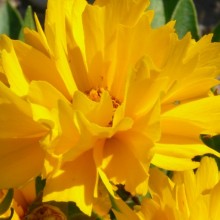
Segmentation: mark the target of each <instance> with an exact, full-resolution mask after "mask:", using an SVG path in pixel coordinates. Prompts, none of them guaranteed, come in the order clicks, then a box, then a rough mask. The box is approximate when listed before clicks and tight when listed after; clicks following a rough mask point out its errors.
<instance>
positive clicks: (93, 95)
mask: <svg viewBox="0 0 220 220" xmlns="http://www.w3.org/2000/svg"><path fill="white" fill-rule="evenodd" d="M104 91H105V89H104V88H98V89H91V90H89V91H87V92H86V94H87V95H88V97H89V98H90V99H91V100H92V101H95V102H99V101H100V99H101V96H102V93H103V92H104ZM111 99H112V105H113V108H114V110H115V109H116V108H117V107H118V106H119V105H120V104H121V102H120V101H119V100H118V99H117V98H115V97H113V96H111Z"/></svg>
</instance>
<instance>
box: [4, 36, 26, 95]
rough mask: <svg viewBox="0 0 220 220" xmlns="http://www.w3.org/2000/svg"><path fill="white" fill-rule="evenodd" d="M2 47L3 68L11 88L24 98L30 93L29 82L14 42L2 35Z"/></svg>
mask: <svg viewBox="0 0 220 220" xmlns="http://www.w3.org/2000/svg"><path fill="white" fill-rule="evenodd" d="M0 45H1V47H0V48H3V50H2V51H1V61H2V67H3V70H4V73H5V75H6V76H7V80H8V82H9V84H10V88H11V90H12V91H13V92H15V93H16V94H17V95H19V96H24V95H26V94H27V91H28V82H27V79H26V77H25V76H24V74H23V71H22V68H21V66H20V64H19V61H18V58H17V56H16V53H15V51H14V48H13V44H12V41H11V40H10V39H9V38H8V37H7V36H5V35H2V36H1V38H0Z"/></svg>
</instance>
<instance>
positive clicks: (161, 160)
mask: <svg viewBox="0 0 220 220" xmlns="http://www.w3.org/2000/svg"><path fill="white" fill-rule="evenodd" d="M151 163H152V164H154V165H155V166H158V167H161V168H163V169H166V170H175V171H183V170H189V169H195V168H197V167H198V166H199V163H198V162H193V161H192V160H191V159H188V158H178V157H172V156H167V155H162V154H155V155H154V156H153V159H152V161H151Z"/></svg>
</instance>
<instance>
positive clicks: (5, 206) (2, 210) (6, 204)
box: [0, 189, 14, 215]
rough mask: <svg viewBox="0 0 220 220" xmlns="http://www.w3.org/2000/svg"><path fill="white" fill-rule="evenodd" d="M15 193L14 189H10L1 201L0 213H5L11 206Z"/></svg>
mask: <svg viewBox="0 0 220 220" xmlns="http://www.w3.org/2000/svg"><path fill="white" fill-rule="evenodd" d="M13 195H14V191H13V189H9V190H8V192H7V194H6V196H5V198H4V199H3V201H2V202H1V203H0V215H2V214H3V213H5V212H6V211H7V210H8V209H9V207H10V205H11V201H12V199H13Z"/></svg>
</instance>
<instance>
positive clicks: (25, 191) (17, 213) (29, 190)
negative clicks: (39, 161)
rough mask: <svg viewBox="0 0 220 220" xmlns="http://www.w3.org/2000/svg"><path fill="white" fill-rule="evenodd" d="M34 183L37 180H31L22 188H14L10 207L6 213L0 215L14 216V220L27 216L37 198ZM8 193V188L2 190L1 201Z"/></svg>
mask: <svg viewBox="0 0 220 220" xmlns="http://www.w3.org/2000/svg"><path fill="white" fill-rule="evenodd" d="M34 183H35V181H31V182H30V183H28V184H26V185H24V186H23V187H21V188H20V189H15V190H14V192H13V199H12V201H11V204H10V207H9V209H8V210H7V211H6V212H5V213H3V214H2V215H0V217H1V218H3V219H5V218H8V217H9V216H12V220H20V219H24V218H25V217H26V214H27V212H28V210H29V208H30V205H31V204H32V203H33V201H34V200H35V199H36V194H35V184H34ZM6 193H7V190H1V191H0V201H1V200H3V199H4V197H5V194H6ZM12 209H13V211H12Z"/></svg>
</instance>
